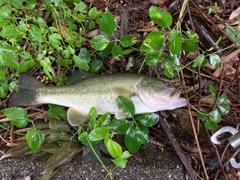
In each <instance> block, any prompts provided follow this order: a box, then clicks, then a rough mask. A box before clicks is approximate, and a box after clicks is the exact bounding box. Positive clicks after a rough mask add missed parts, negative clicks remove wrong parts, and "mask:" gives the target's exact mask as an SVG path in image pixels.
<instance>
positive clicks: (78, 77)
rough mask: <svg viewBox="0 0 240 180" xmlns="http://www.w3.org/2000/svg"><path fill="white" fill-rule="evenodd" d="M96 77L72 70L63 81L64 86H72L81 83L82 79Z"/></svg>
mask: <svg viewBox="0 0 240 180" xmlns="http://www.w3.org/2000/svg"><path fill="white" fill-rule="evenodd" d="M93 76H96V74H91V73H90V72H87V71H83V70H74V71H73V72H72V73H71V75H70V76H69V77H68V78H67V80H66V81H65V84H66V85H74V84H77V83H79V82H81V81H82V80H83V79H86V78H89V77H93Z"/></svg>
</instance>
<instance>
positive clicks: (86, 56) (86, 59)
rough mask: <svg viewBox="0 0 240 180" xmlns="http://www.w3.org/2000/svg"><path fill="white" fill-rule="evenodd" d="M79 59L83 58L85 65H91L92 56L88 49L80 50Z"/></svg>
mask: <svg viewBox="0 0 240 180" xmlns="http://www.w3.org/2000/svg"><path fill="white" fill-rule="evenodd" d="M78 57H79V58H81V59H82V60H83V61H84V62H85V63H90V61H91V57H90V54H89V52H88V50H87V49H86V48H82V49H81V50H80V53H79V55H78Z"/></svg>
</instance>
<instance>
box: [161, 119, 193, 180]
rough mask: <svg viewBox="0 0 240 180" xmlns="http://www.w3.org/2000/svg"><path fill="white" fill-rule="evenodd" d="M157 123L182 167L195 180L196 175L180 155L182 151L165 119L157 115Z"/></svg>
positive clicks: (182, 155) (184, 157)
mask: <svg viewBox="0 0 240 180" xmlns="http://www.w3.org/2000/svg"><path fill="white" fill-rule="evenodd" d="M159 117H160V118H159V122H160V124H161V126H162V129H163V130H164V132H165V134H166V135H167V136H168V139H169V140H170V141H171V143H172V146H173V148H174V149H175V151H176V153H177V155H178V157H179V158H180V160H181V161H182V163H183V165H184V167H185V168H186V170H187V172H188V173H189V175H190V177H191V179H192V180H197V179H198V178H197V175H196V174H195V171H194V169H193V168H192V166H191V165H190V164H189V162H188V160H187V158H186V156H185V155H184V154H183V153H182V149H181V148H180V146H179V144H178V142H177V140H176V138H175V137H174V135H173V134H172V132H171V131H170V128H169V127H168V124H167V121H166V119H165V118H162V117H161V116H160V115H159Z"/></svg>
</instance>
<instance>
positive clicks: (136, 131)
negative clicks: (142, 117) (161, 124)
mask: <svg viewBox="0 0 240 180" xmlns="http://www.w3.org/2000/svg"><path fill="white" fill-rule="evenodd" d="M148 142H149V131H148V128H147V127H144V126H142V125H140V124H138V126H136V125H133V126H131V127H130V128H129V129H128V131H127V132H126V134H125V136H124V143H125V145H126V147H127V148H128V150H129V151H130V152H137V151H138V150H139V148H140V146H141V144H143V145H147V144H148Z"/></svg>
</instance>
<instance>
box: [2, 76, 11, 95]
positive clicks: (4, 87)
mask: <svg viewBox="0 0 240 180" xmlns="http://www.w3.org/2000/svg"><path fill="white" fill-rule="evenodd" d="M0 82H1V86H0V98H5V97H6V96H7V93H8V90H9V85H8V80H7V79H6V78H5V79H4V80H1V81H0Z"/></svg>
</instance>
